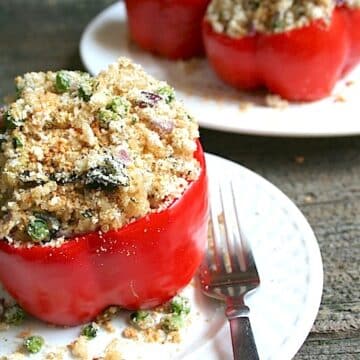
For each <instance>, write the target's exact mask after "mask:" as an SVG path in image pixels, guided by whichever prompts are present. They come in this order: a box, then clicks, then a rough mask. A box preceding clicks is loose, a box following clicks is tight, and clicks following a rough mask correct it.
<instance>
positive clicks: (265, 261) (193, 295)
mask: <svg viewBox="0 0 360 360" xmlns="http://www.w3.org/2000/svg"><path fill="white" fill-rule="evenodd" d="M207 165H208V172H209V178H210V180H211V179H213V178H214V177H215V176H216V177H219V176H222V177H223V178H224V179H229V178H232V179H234V181H235V183H236V194H237V196H238V200H239V204H240V209H239V212H240V221H241V224H242V228H243V231H244V233H245V234H246V236H247V238H248V239H249V241H250V243H251V246H252V248H253V251H254V256H255V260H256V263H257V266H258V270H259V274H260V277H261V286H260V288H259V289H258V290H257V291H256V292H254V293H253V294H251V295H250V296H249V297H248V299H247V303H248V305H249V307H250V309H251V322H252V326H253V330H254V335H255V339H256V343H257V346H258V350H259V355H260V358H261V359H266V360H282V359H283V360H289V359H291V358H292V357H293V356H294V355H295V353H296V352H297V351H298V349H299V348H300V347H301V345H302V343H303V342H304V340H305V338H306V336H307V335H308V333H309V331H310V329H311V326H312V324H313V322H314V320H315V317H316V314H317V311H318V308H319V304H320V299H321V293H322V282H323V270H322V262H321V257H320V251H319V247H318V244H317V242H316V238H315V236H314V234H313V232H312V230H311V228H310V226H309V224H308V223H307V221H306V219H305V218H304V216H303V215H302V214H301V212H300V211H299V210H298V209H297V207H296V206H295V205H294V204H293V203H292V202H291V201H290V200H289V199H288V198H287V197H286V196H285V195H284V194H283V193H282V192H281V191H280V190H278V189H277V188H276V187H275V186H273V185H272V184H270V183H269V182H268V181H266V180H264V179H263V178H262V177H260V176H259V175H256V174H255V173H253V172H251V171H250V170H247V169H246V168H244V167H242V166H240V165H238V164H235V163H233V162H230V161H228V160H225V159H222V158H219V157H217V156H214V155H207ZM184 291H185V293H186V295H187V296H189V297H190V299H191V303H192V309H193V310H192V322H191V325H190V326H189V328H187V329H186V331H185V333H184V334H183V342H182V343H181V344H175V345H174V344H166V345H161V344H145V343H138V342H134V341H131V340H125V339H121V335H120V334H121V329H123V328H124V326H125V319H126V317H128V314H127V313H125V314H123V315H122V316H120V317H119V318H118V319H116V320H115V321H114V325H115V327H116V331H115V333H106V332H104V331H102V332H101V333H100V335H99V336H98V337H97V338H96V339H94V340H92V341H90V342H89V344H90V350H91V356H93V357H98V356H101V355H102V354H103V351H104V349H105V347H106V345H107V344H108V343H109V342H110V341H111V340H112V339H113V338H118V339H121V349H120V350H121V352H122V354H123V356H124V359H126V360H133V359H155V358H156V359H183V358H186V359H193V360H194V359H207V360H226V359H232V352H231V342H230V334H229V329H228V325H227V323H226V322H225V320H224V315H223V309H222V307H221V306H220V305H219V304H218V303H217V302H214V301H211V300H209V299H207V298H205V297H204V296H202V294H201V292H200V290H199V287H198V285H197V284H195V285H190V286H188V287H187V288H186V289H185V290H184ZM3 296H4V291H1V290H0V297H3ZM27 329H31V331H32V332H33V333H34V334H40V335H42V336H44V338H45V339H46V347H45V348H44V350H43V351H42V352H41V354H40V355H38V356H36V355H33V356H32V358H33V359H43V358H44V355H45V354H47V353H48V352H50V351H54V350H55V349H57V348H59V347H61V346H65V345H66V344H69V343H70V342H71V341H72V340H74V339H75V338H76V337H77V336H78V334H79V331H80V328H79V327H77V328H71V329H58V328H53V327H48V326H46V325H45V324H43V323H41V322H39V321H36V320H33V319H30V320H27V321H26V322H25V324H24V325H22V326H21V327H18V328H12V329H10V330H8V331H4V332H0V354H1V355H7V354H10V353H11V352H13V351H15V349H16V348H17V347H18V346H19V344H20V343H21V339H19V338H18V337H17V336H16V335H17V334H18V333H19V332H21V331H24V330H27ZM68 358H70V357H69V356H68V355H66V356H65V357H64V359H68Z"/></svg>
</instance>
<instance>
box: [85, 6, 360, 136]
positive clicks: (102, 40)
mask: <svg viewBox="0 0 360 360" xmlns="http://www.w3.org/2000/svg"><path fill="white" fill-rule="evenodd" d="M126 22H127V20H126V11H125V6H124V3H123V2H119V1H118V2H117V3H116V4H114V5H111V6H110V7H108V8H107V9H105V10H104V11H103V12H101V13H100V14H99V15H98V16H97V17H96V18H95V19H94V20H93V21H92V22H91V23H90V24H89V25H88V26H87V28H86V29H85V31H84V33H83V36H82V39H81V43H80V55H81V58H82V61H83V63H84V65H85V67H86V68H87V69H88V71H89V72H90V73H92V74H97V73H98V72H99V71H101V70H103V69H105V68H106V67H107V66H108V65H109V64H111V63H113V62H115V61H116V59H118V58H119V57H120V56H127V57H129V58H131V59H133V60H134V61H135V62H137V63H139V64H141V65H143V67H144V68H145V70H146V71H148V72H149V73H150V74H152V75H154V76H155V77H157V78H158V79H162V80H166V81H168V82H169V83H170V84H171V85H172V86H174V87H175V89H176V91H177V94H178V97H179V98H181V99H183V100H184V102H185V104H186V106H187V107H188V109H189V110H191V112H192V113H193V115H195V116H196V117H197V119H198V120H199V123H200V125H201V126H203V127H206V128H210V129H217V130H223V131H230V132H235V133H247V134H257V135H272V136H273V135H274V136H275V135H276V136H309V137H310V136H340V135H351V134H353V135H355V134H360V121H359V120H358V115H357V114H359V112H360V102H359V101H358V94H359V92H360V66H359V67H358V68H357V69H356V70H355V71H354V72H353V73H351V74H350V75H349V76H348V77H347V78H346V79H344V80H342V81H340V82H339V83H338V85H337V86H336V88H335V89H334V91H333V95H332V96H330V97H328V98H326V99H324V100H322V101H318V102H314V103H307V104H291V105H289V106H288V107H286V108H284V109H275V108H270V107H266V106H264V99H265V95H264V94H263V93H240V92H237V91H235V90H234V89H232V88H230V87H229V86H226V85H224V84H223V83H222V82H221V81H220V80H218V79H217V78H216V76H215V75H214V73H213V71H212V70H211V69H210V67H209V65H208V62H207V61H206V60H205V59H198V60H192V61H190V62H183V61H178V62H174V61H168V60H164V59H161V58H159V57H155V56H152V55H151V54H148V53H146V52H144V51H142V50H140V49H139V48H138V47H136V46H135V45H134V44H132V43H131V42H130V41H129V36H128V33H127V27H126ZM249 103H251V104H253V105H252V106H250V107H249V108H247V106H246V104H249ZM244 108H245V109H246V110H244Z"/></svg>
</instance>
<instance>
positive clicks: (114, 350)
mask: <svg viewBox="0 0 360 360" xmlns="http://www.w3.org/2000/svg"><path fill="white" fill-rule="evenodd" d="M119 347H120V341H119V340H117V339H114V340H112V341H111V342H110V344H109V345H108V346H107V347H106V349H105V355H104V360H121V359H123V357H122V355H121V353H120V351H119Z"/></svg>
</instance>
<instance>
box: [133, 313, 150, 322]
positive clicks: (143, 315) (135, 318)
mask: <svg viewBox="0 0 360 360" xmlns="http://www.w3.org/2000/svg"><path fill="white" fill-rule="evenodd" d="M148 316H150V313H149V312H148V311H145V310H138V311H135V312H133V313H132V314H130V319H131V321H133V322H135V323H136V322H139V321H141V320H145V319H146V318H147V317H148Z"/></svg>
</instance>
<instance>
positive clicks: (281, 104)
mask: <svg viewBox="0 0 360 360" xmlns="http://www.w3.org/2000/svg"><path fill="white" fill-rule="evenodd" d="M265 104H266V106H269V107H272V108H274V109H286V108H287V107H288V106H289V102H288V101H287V100H284V99H283V98H281V97H280V96H279V95H274V94H268V95H266V96H265Z"/></svg>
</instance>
